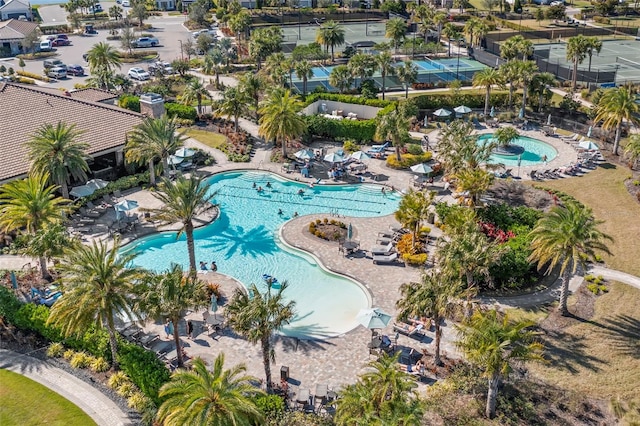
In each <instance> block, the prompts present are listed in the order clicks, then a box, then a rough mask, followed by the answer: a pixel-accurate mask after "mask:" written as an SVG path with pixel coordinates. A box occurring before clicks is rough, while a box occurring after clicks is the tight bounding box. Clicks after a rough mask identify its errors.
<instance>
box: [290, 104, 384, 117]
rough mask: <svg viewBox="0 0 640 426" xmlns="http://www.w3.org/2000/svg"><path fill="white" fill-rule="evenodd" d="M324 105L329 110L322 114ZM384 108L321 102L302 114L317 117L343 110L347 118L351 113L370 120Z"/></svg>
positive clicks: (308, 107)
mask: <svg viewBox="0 0 640 426" xmlns="http://www.w3.org/2000/svg"><path fill="white" fill-rule="evenodd" d="M322 104H325V105H326V107H327V109H326V111H325V112H322V111H321V110H320V109H321V107H322ZM381 109H382V108H376V107H372V106H368V105H355V104H348V103H344V102H336V101H326V100H323V99H321V100H319V101H315V102H314V103H312V104H310V105H309V106H307V107H306V108H305V109H303V110H302V112H303V113H304V114H305V115H315V114H331V111H334V110H335V111H338V110H342V114H343V115H344V116H346V115H347V114H348V113H350V112H354V113H356V114H358V118H360V119H364V120H368V119H370V118H375V117H376V115H377V114H378V111H380V110H381Z"/></svg>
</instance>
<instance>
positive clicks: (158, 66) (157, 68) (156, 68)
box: [149, 61, 174, 75]
mask: <svg viewBox="0 0 640 426" xmlns="http://www.w3.org/2000/svg"><path fill="white" fill-rule="evenodd" d="M158 72H160V73H162V75H171V74H173V73H174V71H173V67H172V66H171V64H170V63H169V62H163V61H156V62H154V63H153V64H151V65H149V74H151V75H154V74H156V73H158Z"/></svg>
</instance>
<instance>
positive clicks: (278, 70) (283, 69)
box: [264, 52, 289, 87]
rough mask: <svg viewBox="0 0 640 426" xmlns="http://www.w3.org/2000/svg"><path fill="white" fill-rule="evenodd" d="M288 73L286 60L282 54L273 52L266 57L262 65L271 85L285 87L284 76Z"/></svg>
mask: <svg viewBox="0 0 640 426" xmlns="http://www.w3.org/2000/svg"><path fill="white" fill-rule="evenodd" d="M288 72H289V70H288V67H287V58H286V57H285V56H284V53H282V52H275V53H272V54H271V55H269V56H268V57H267V60H266V61H265V63H264V73H265V75H266V76H267V78H268V79H270V80H271V81H272V82H273V83H275V84H276V85H278V86H282V87H286V82H287V78H286V75H287V74H288Z"/></svg>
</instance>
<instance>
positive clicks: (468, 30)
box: [463, 18, 481, 46]
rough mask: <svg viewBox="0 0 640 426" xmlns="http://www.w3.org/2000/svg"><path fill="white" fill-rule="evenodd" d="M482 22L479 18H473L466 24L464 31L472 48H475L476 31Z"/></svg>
mask: <svg viewBox="0 0 640 426" xmlns="http://www.w3.org/2000/svg"><path fill="white" fill-rule="evenodd" d="M480 22H481V21H480V20H479V19H478V18H471V19H469V20H468V21H467V22H466V23H465V24H464V28H463V31H464V32H465V34H468V35H469V45H471V46H474V40H475V38H474V35H476V29H477V28H478V26H479V25H480Z"/></svg>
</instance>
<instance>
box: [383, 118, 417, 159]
mask: <svg viewBox="0 0 640 426" xmlns="http://www.w3.org/2000/svg"><path fill="white" fill-rule="evenodd" d="M410 126H411V124H410V123H409V118H408V117H407V116H406V113H405V112H404V111H403V108H400V107H398V106H396V108H395V109H394V110H393V111H391V112H389V113H387V114H384V115H383V116H382V117H378V125H377V126H376V136H377V137H378V138H379V139H381V140H390V141H391V143H392V144H393V146H394V148H395V150H396V158H397V159H398V161H402V156H401V155H400V147H402V145H403V144H404V141H405V140H406V136H407V135H408V133H409V128H410Z"/></svg>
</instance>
